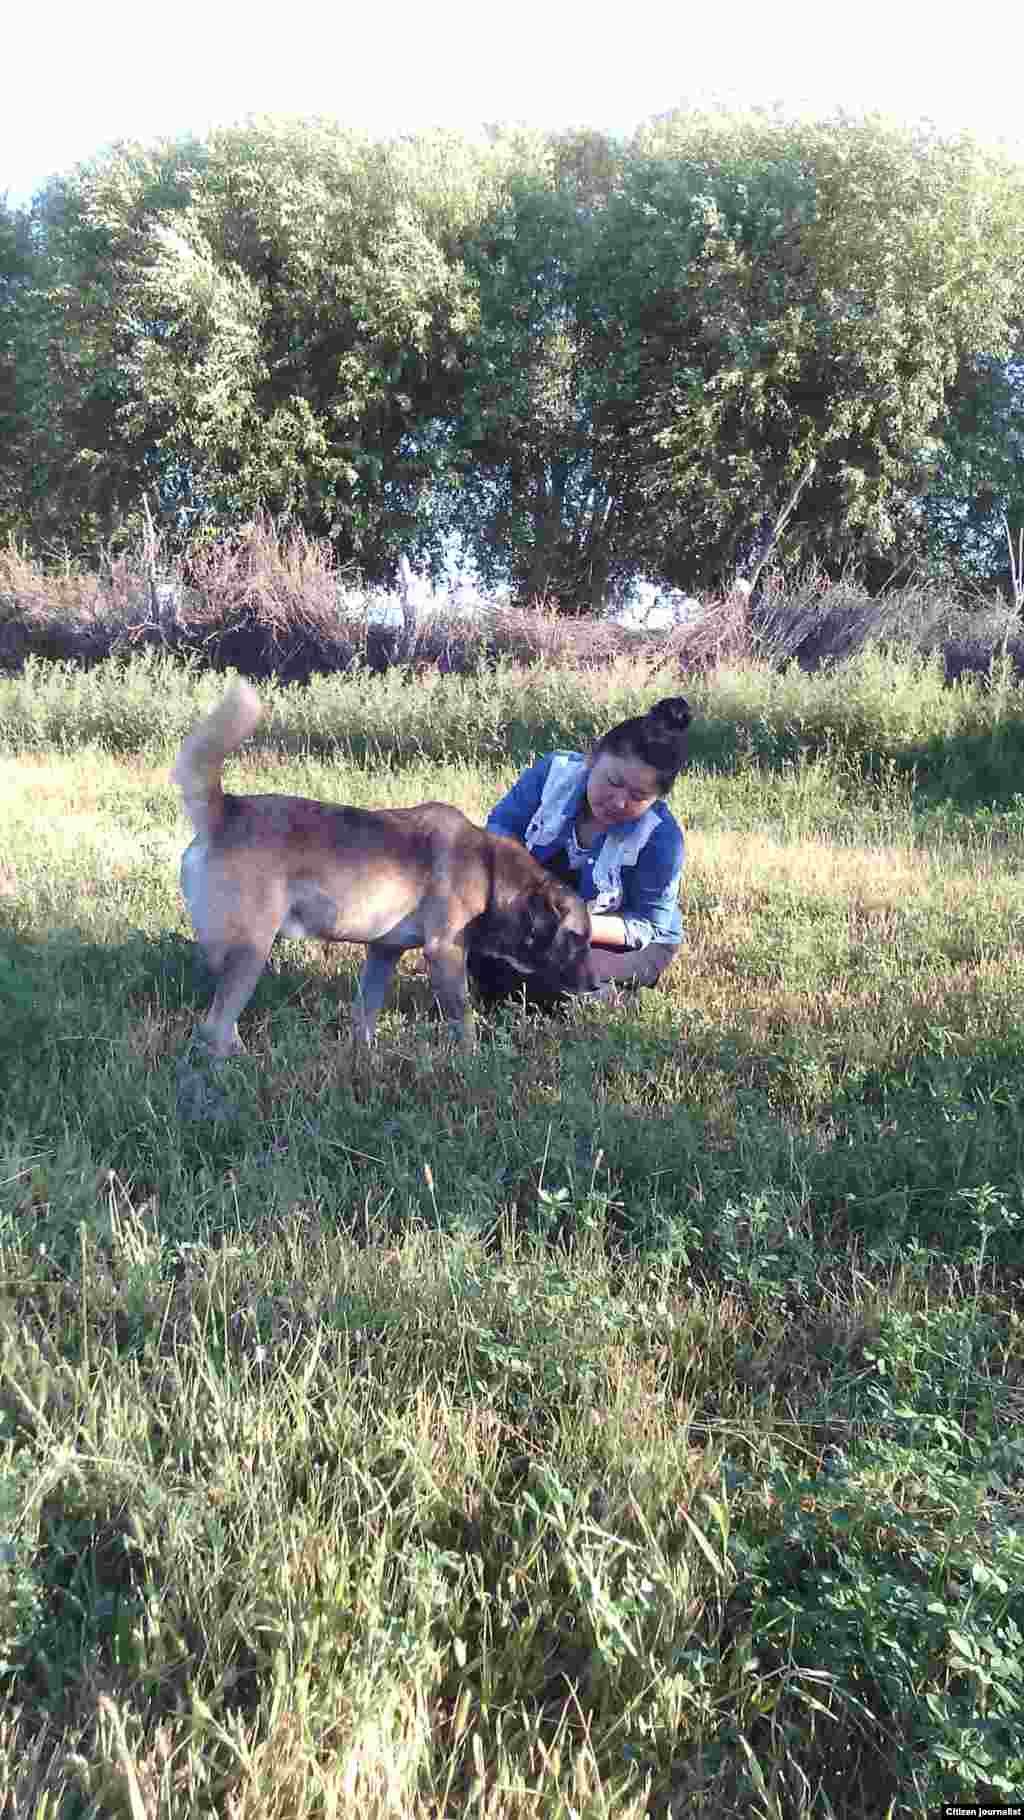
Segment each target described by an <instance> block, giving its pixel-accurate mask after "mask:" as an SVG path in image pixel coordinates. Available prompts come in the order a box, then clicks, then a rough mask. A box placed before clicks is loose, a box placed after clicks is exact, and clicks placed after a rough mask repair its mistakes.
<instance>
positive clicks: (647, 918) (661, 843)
mask: <svg viewBox="0 0 1024 1820" xmlns="http://www.w3.org/2000/svg"><path fill="white" fill-rule="evenodd" d="M683 857H684V849H683V837H682V834H681V833H680V831H679V828H678V827H677V825H676V823H675V822H674V821H668V820H666V821H663V822H662V823H661V826H660V827H659V828H658V829H657V831H656V833H654V834H652V836H651V838H650V840H649V841H648V842H647V845H646V846H645V847H643V848H642V849H641V851H640V853H639V854H638V855H637V861H636V865H635V866H623V868H622V903H621V905H620V907H619V914H618V916H613V917H609V918H604V917H600V916H598V917H595V918H594V919H593V920H594V923H595V924H598V923H602V922H604V921H608V922H611V923H615V924H618V925H620V927H621V929H622V933H623V938H624V939H623V941H622V946H623V947H624V948H646V946H647V944H648V942H677V941H678V940H679V931H678V926H674V925H677V918H678V914H679V882H680V879H681V877H682V871H683ZM594 940H595V941H602V945H607V946H609V947H610V946H612V945H613V944H612V943H611V942H608V943H607V944H604V943H603V938H602V937H600V936H595V937H594ZM614 945H615V946H616V947H617V946H618V945H619V944H618V943H617V942H616V943H615V944H614Z"/></svg>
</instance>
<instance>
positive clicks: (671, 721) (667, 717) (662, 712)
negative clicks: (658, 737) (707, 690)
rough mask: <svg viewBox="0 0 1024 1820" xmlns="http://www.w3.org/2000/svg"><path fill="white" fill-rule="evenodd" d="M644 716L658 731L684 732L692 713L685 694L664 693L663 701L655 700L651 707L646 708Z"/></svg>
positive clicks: (650, 725)
mask: <svg viewBox="0 0 1024 1820" xmlns="http://www.w3.org/2000/svg"><path fill="white" fill-rule="evenodd" d="M644 718H645V720H646V722H647V725H648V726H649V727H650V728H651V729H652V730H654V729H655V728H656V729H657V731H658V732H659V733H685V732H686V729H687V727H688V726H689V724H690V722H691V720H692V719H693V715H692V714H691V712H690V704H689V702H688V701H687V700H686V698H685V696H683V695H666V697H665V699H664V701H656V702H655V704H654V706H653V708H648V710H647V713H646V715H645V716H644Z"/></svg>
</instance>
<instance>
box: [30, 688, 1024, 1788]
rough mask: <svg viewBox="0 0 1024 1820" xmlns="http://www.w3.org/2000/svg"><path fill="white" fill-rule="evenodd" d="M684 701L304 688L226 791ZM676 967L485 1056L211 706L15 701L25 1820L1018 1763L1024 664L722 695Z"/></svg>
mask: <svg viewBox="0 0 1024 1820" xmlns="http://www.w3.org/2000/svg"><path fill="white" fill-rule="evenodd" d="M678 686H679V684H678V682H677V681H675V680H674V679H672V678H666V676H664V675H659V674H655V673H652V672H651V671H650V670H647V671H644V670H641V669H639V668H637V667H635V666H634V667H633V668H630V667H629V666H628V665H626V664H622V665H620V666H618V667H613V668H612V669H610V670H608V671H607V672H605V673H602V674H597V675H592V676H589V677H587V676H581V675H580V674H571V673H568V672H559V671H557V670H553V669H550V668H545V669H540V670H538V671H536V672H534V673H531V674H529V675H527V676H523V675H522V674H516V673H515V672H514V671H512V670H511V669H499V670H497V671H496V672H494V673H492V674H487V675H481V676H478V677H467V678H459V677H454V676H450V677H437V678H433V679H429V680H428V679H423V680H421V681H419V682H417V683H415V684H412V685H410V684H409V683H408V682H406V681H405V680H403V679H402V678H401V677H398V676H395V675H390V676H385V677H382V678H373V677H368V676H356V677H338V678H334V679H331V680H329V681H323V682H321V683H318V684H316V685H314V686H313V687H312V688H310V689H309V690H307V691H303V692H300V691H297V690H296V691H290V692H277V693H275V692H273V691H270V690H268V691H267V699H268V701H270V702H271V705H272V709H273V712H272V714H271V716H270V717H269V720H268V723H267V725H266V727H265V729H264V730H263V731H262V732H261V733H260V734H259V735H257V738H256V741H255V742H254V743H253V748H252V750H251V751H247V752H246V753H244V754H243V755H242V756H241V757H240V759H238V760H236V761H232V762H231V763H230V765H229V769H228V773H227V781H228V785H229V787H230V784H231V781H232V780H236V781H238V782H239V783H240V784H241V783H242V782H243V780H244V787H245V788H249V789H258V788H272V789H278V790H294V791H298V792H301V793H304V794H309V795H318V796H323V797H327V798H333V799H334V800H340V801H348V802H356V803H366V804H374V803H396V804H397V803H412V802H417V801H421V800H423V799H424V798H427V797H441V798H446V799H448V800H450V801H453V802H456V803H458V804H459V805H460V806H461V807H462V808H463V809H465V810H466V811H467V812H468V813H469V814H470V815H472V816H474V817H475V818H478V819H482V818H483V816H484V815H485V814H486V811H487V809H488V807H489V806H490V803H491V802H492V801H493V800H494V799H495V797H496V796H497V795H498V793H499V792H500V791H501V790H502V789H504V788H505V787H506V786H507V784H508V783H509V782H510V781H511V780H512V778H513V777H514V776H515V774H516V771H517V770H518V768H519V767H520V766H521V764H523V763H524V762H526V760H527V759H528V757H529V756H530V754H531V753H532V752H537V751H542V750H545V749H546V748H547V747H549V746H551V745H554V744H563V745H564V744H576V743H581V742H585V741H586V740H587V739H588V738H590V737H591V736H592V735H593V734H594V733H596V732H599V731H601V730H602V729H603V728H604V727H606V726H608V725H609V724H611V722H612V721H613V720H615V719H618V718H620V717H621V716H622V715H623V714H624V713H626V712H629V711H631V710H632V709H633V708H635V707H636V706H639V705H640V704H646V703H649V702H650V701H653V700H654V699H656V698H657V696H658V695H661V694H665V693H667V692H670V691H671V690H673V689H675V688H677V687H678ZM684 686H686V688H687V693H688V694H690V696H691V698H692V700H693V704H694V707H695V709H696V711H697V720H696V723H695V728H694V735H695V736H694V741H693V762H692V765H691V767H690V769H689V771H688V772H687V773H686V774H685V775H684V777H683V778H682V779H681V780H680V783H679V785H678V787H677V789H676V791H675V792H674V794H673V798H672V801H673V806H674V808H675V809H676V812H677V814H678V815H679V818H680V820H681V821H682V822H683V824H684V826H685V828H686V831H687V837H688V862H687V871H686V878H685V887H684V912H685V917H686V925H687V943H686V947H685V948H684V950H683V952H682V955H681V958H680V960H679V961H678V962H677V963H676V965H675V967H674V968H673V970H672V972H671V973H670V974H669V976H668V978H667V981H666V982H665V983H663V985H662V987H661V988H660V989H659V990H658V991H656V992H653V993H643V994H641V995H639V996H637V997H625V996H624V997H623V998H622V999H621V1001H620V1002H619V1003H617V1004H614V1005H612V1006H611V1007H580V1008H576V1009H575V1010H573V1011H572V1012H571V1013H570V1014H568V1015H567V1016H566V1017H565V1018H564V1019H563V1020H561V1021H552V1020H544V1019H538V1018H532V1017H526V1016H524V1015H523V1014H522V1013H520V1012H517V1011H515V1010H514V1009H511V1010H507V1011H504V1012H502V1013H501V1014H499V1015H498V1016H497V1017H495V1018H494V1019H492V1020H490V1021H489V1022H484V1024H483V1028H482V1040H481V1044H480V1048H479V1052H478V1053H477V1054H476V1055H475V1056H473V1057H470V1058H468V1059H467V1058H464V1057H461V1056H457V1055H454V1054H453V1053H452V1051H451V1050H450V1049H448V1048H447V1047H446V1046H445V1044H444V1042H443V1040H442V1034H441V1026H440V1025H439V1024H438V1023H436V1022H435V1020H434V1017H433V1013H432V1007H431V1003H430V993H429V988H428V985H427V981H426V977H425V974H424V972H423V970H422V964H421V962H420V960H419V958H418V957H416V956H411V957H408V958H407V960H406V962H404V963H403V969H402V973H401V975H400V981H399V987H398V991H397V993H396V994H395V995H394V996H393V999H392V1001H391V1002H390V1004H389V1006H388V1009H387V1011H386V1014H385V1016H384V1018H383V1020H382V1025H381V1035H380V1040H379V1042H378V1044H377V1046H376V1049H375V1051H374V1053H373V1054H372V1056H371V1057H370V1058H369V1059H366V1058H356V1057H354V1056H353V1054H352V1051H351V1049H350V1047H349V1045H348V1040H347V1030H348V1014H349V1007H350V1001H351V996H352V991H353V985H354V980H355V974H356V968H357V966H358V963H359V960H360V958H361V953H362V951H361V950H352V949H346V948H342V949H338V950H335V951H334V952H333V953H331V954H327V955H325V953H324V951H323V950H322V949H320V948H315V947H313V946H311V945H305V944H300V943H295V942H286V943H283V944H281V945H280V949H279V951H278V952H275V956H274V957H273V961H272V965H271V968H270V969H269V970H268V972H267V974H266V976H265V978H264V980H263V981H262V983H261V985H260V987H259V989H258V991H257V993H256V996H255V998H254V1000H253V1003H252V1005H251V1007H250V1008H249V1011H248V1012H247V1014H246V1016H245V1018H244V1020H243V1026H242V1030H243V1035H244V1037H245V1039H246V1041H247V1044H248V1050H249V1054H248V1056H247V1057H246V1058H244V1059H241V1060H238V1061H235V1062H232V1063H230V1064H228V1065H227V1066H226V1067H224V1068H222V1069H219V1070H213V1069H209V1068H204V1067H203V1066H202V1065H201V1064H198V1063H196V1062H194V1061H193V1060H192V1059H190V1058H189V1055H188V1054H187V1048H186V1046H187V1039H188V1036H189V1032H190V1030H191V1027H192V1025H193V1023H194V1022H195V1020H196V1019H197V1016H198V1015H199V1014H200V1013H201V1011H202V1009H203V1008H204V1007H205V1004H206V1002H207V999H208V995H209V986H208V982H207V981H206V978H205V975H204V971H203V967H202V964H201V962H200V961H199V960H198V958H197V956H196V954H195V953H194V951H193V947H192V944H191V939H190V932H189V930H188V927H187V924H186V922H185V919H184V914H183V907H182V904H181V901H180V898H179V894H178V888H177V864H178V858H179V855H180V852H181V849H182V847H183V845H184V844H185V841H186V839H187V831H186V826H185V823H184V819H183V817H182V814H181V810H180V803H179V799H178V797H177V793H176V792H175V791H174V789H173V788H172V786H171V785H170V783H169V780H168V771H169V767H170V764H171V762H172V761H173V756H174V753H175V750H176V747H177V744H178V741H179V740H180V737H181V734H182V732H183V731H184V730H185V729H186V728H187V727H188V726H189V725H190V724H191V723H192V721H193V720H194V719H195V718H196V716H197V715H198V713H199V711H200V709H201V708H205V707H207V706H209V705H210V704H212V702H213V701H214V700H215V699H217V698H218V696H219V694H220V693H221V691H222V689H223V682H222V681H220V680H218V679H216V678H212V677H205V678H202V679H198V678H196V677H193V676H191V675H189V674H186V673H183V672H181V671H177V670H174V669H172V668H170V667H168V666H163V665H161V664H160V663H159V662H156V661H150V662H136V663H134V664H132V665H129V666H128V667H127V668H120V669H119V668H117V667H115V666H112V665H109V666H100V667H99V668H97V669H95V670H93V671H90V672H88V673H82V672H79V673H73V672H71V671H68V670H63V669H61V668H58V667H51V668H49V669H48V668H46V667H44V666H42V665H34V664H30V665H29V666H28V668H27V670H26V672H25V674H24V675H23V676H22V677H20V678H9V679H6V680H2V679H0V1814H3V1815H10V1816H12V1817H14V1816H16V1817H17V1820H56V1817H57V1816H60V1817H61V1820H65V1817H68V1820H72V1817H78V1816H82V1817H84V1816H87V1815H96V1816H106V1815H117V1814H124V1815H126V1816H129V1817H130V1820H165V1817H166V1820H186V1817H188V1816H193V1815H196V1814H203V1813H211V1814H217V1815H221V1816H224V1820H278V1817H280V1820H300V1817H301V1820H305V1817H307V1816H309V1817H310V1820H312V1817H314V1816H315V1817H316V1820H320V1817H323V1820H348V1817H349V1816H352V1817H355V1816H358V1817H359V1820H378V1817H383V1816H402V1817H403V1820H428V1816H429V1817H437V1820H441V1817H442V1816H456V1815H457V1816H480V1820H527V1817H529V1820H534V1817H537V1820H540V1817H544V1820H604V1817H611V1816H616V1817H620V1816H621V1817H622V1820H639V1816H641V1815H653V1816H657V1817H659V1820H680V1817H681V1816H691V1815H707V1816H709V1817H710V1816H715V1817H716V1820H718V1817H720V1816H726V1817H728V1816H741V1815H742V1816H764V1817H765V1820H799V1817H804V1816H806V1820H811V1817H812V1816H814V1817H818V1816H824V1817H825V1820H829V1817H830V1816H835V1817H836V1820H840V1817H841V1820H868V1817H869V1816H870V1817H871V1820H875V1817H879V1820H881V1817H882V1816H890V1815H891V1816H910V1815H914V1816H921V1817H922V1820H923V1817H924V1816H925V1815H926V1814H927V1813H928V1811H929V1808H932V1809H934V1807H935V1806H936V1805H937V1803H938V1802H939V1801H940V1800H941V1799H942V1798H946V1799H956V1798H961V1799H983V1798H984V1799H988V1800H1002V1801H1008V1800H1011V1799H1013V1798H1014V1797H1016V1798H1020V1797H1021V1796H1022V1794H1024V1742H1022V1740H1024V1536H1022V1529H1021V1522H1022V1517H1024V1322H1022V1315H1024V1301H1022V1294H1021V1290H1022V1283H1024V1219H1022V1212H1024V940H1022V938H1024V693H1022V692H1021V691H1020V690H1018V689H1016V688H1015V687H1014V686H1013V685H1012V683H1011V681H1010V679H1009V677H1008V675H1006V674H1004V673H1001V672H997V673H995V674H994V675H993V676H992V678H991V680H990V682H989V683H988V684H984V685H983V684H981V683H979V682H973V683H970V684H965V685H963V686H959V687H957V688H954V689H946V688H943V686H942V684H941V680H940V677H939V675H938V673H937V671H936V670H934V669H931V668H929V667H928V666H927V665H923V664H922V663H920V662H917V661H911V660H909V659H908V660H907V661H905V662H897V661H896V660H895V659H892V658H888V659H887V658H885V657H883V656H881V655H878V654H877V653H875V654H870V655H868V656H866V657H864V658H862V659H859V660H857V661H856V662H854V663H853V664H851V665H849V666H847V667H846V668H845V669H842V670H839V671H835V672H828V673H825V674H824V675H821V676H818V677H816V678H808V677H804V676H801V675H800V674H799V673H796V672H787V673H785V674H783V675H781V676H780V675H777V674H772V673H771V672H770V671H768V670H766V669H757V668H756V667H746V668H743V667H740V668H736V669H733V670H721V671H719V672H717V673H716V674H714V675H712V676H710V677H708V678H707V679H704V680H701V681H698V682H695V683H694V685H693V687H692V688H691V687H690V686H689V685H688V684H685V685H684Z"/></svg>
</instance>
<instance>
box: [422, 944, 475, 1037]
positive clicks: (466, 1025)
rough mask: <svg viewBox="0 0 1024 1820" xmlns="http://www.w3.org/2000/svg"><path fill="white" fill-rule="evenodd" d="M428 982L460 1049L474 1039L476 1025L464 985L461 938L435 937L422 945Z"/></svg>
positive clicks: (464, 959)
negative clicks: (452, 939) (428, 975)
mask: <svg viewBox="0 0 1024 1820" xmlns="http://www.w3.org/2000/svg"><path fill="white" fill-rule="evenodd" d="M424 953H425V955H426V957H427V965H428V967H429V968H430V983H431V985H432V986H433V988H434V994H435V997H436V998H437V1002H438V1004H439V1005H440V1007H441V1010H442V1011H443V1012H444V1014H445V1017H446V1018H447V1019H448V1028H449V1030H450V1031H451V1034H452V1037H453V1039H454V1041H455V1042H457V1043H458V1044H459V1046H460V1048H462V1049H472V1048H473V1047H474V1045H475V1043H476V1026H475V1023H474V1018H473V1012H472V1008H471V1006H470V1004H469V994H468V992H467V989H466V951H465V949H464V947H463V946H462V943H461V942H457V941H456V942H453V941H451V940H450V939H449V940H443V939H440V938H438V939H435V940H433V941H429V942H427V943H425V945H424Z"/></svg>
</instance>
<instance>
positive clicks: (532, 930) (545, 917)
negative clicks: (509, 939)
mask: <svg viewBox="0 0 1024 1820" xmlns="http://www.w3.org/2000/svg"><path fill="white" fill-rule="evenodd" d="M561 922H562V919H561V917H560V916H559V914H558V911H557V910H556V909H555V907H554V905H553V904H552V902H551V900H550V898H549V897H548V896H547V894H546V893H545V892H543V891H531V893H530V895H529V897H528V898H527V900H526V902H525V904H524V905H523V924H522V937H521V942H520V946H521V949H522V952H523V955H524V956H526V955H529V956H530V958H531V959H533V958H536V956H538V955H541V954H546V953H547V951H548V949H549V948H550V947H551V945H552V943H553V942H554V939H555V937H556V935H557V934H558V931H559V928H560V927H561Z"/></svg>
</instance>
